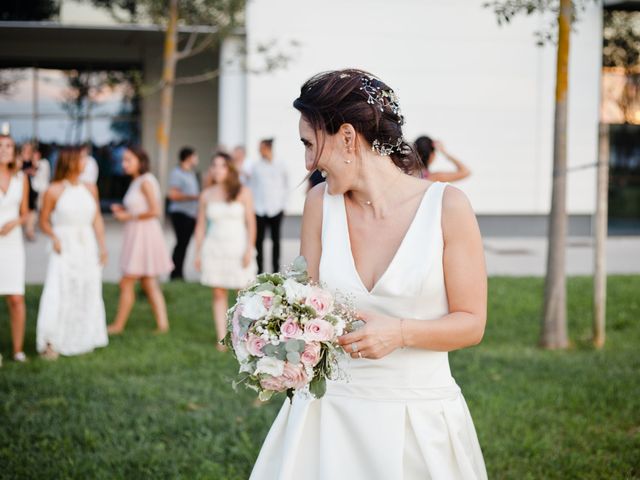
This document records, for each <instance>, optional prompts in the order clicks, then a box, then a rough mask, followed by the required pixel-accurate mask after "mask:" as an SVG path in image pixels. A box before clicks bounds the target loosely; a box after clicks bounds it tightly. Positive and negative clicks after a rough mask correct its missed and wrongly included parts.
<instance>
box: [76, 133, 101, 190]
mask: <svg viewBox="0 0 640 480" xmlns="http://www.w3.org/2000/svg"><path fill="white" fill-rule="evenodd" d="M82 157H83V158H84V168H83V170H82V173H81V174H80V181H81V182H82V183H93V184H94V185H95V184H96V183H98V176H99V174H100V169H99V168H98V162H97V161H96V159H95V158H93V156H92V155H91V144H90V143H85V144H84V145H83V146H82Z"/></svg>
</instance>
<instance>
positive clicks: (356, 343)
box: [351, 342, 358, 353]
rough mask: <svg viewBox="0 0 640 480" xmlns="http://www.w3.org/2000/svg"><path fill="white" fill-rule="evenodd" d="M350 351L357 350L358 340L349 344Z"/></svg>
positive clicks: (354, 351)
mask: <svg viewBox="0 0 640 480" xmlns="http://www.w3.org/2000/svg"><path fill="white" fill-rule="evenodd" d="M351 351H352V352H353V353H356V352H357V351H358V342H353V343H352V344H351Z"/></svg>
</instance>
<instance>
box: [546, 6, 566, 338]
mask: <svg viewBox="0 0 640 480" xmlns="http://www.w3.org/2000/svg"><path fill="white" fill-rule="evenodd" d="M570 34H571V0H560V11H559V12H558V53H557V66H556V106H555V119H554V127H553V187H552V193H551V212H550V214H549V241H548V247H547V249H548V250H547V276H546V279H545V291H544V319H543V324H542V335H541V338H540V345H541V346H542V347H543V348H566V347H567V346H568V344H569V341H568V337H567V305H566V297H567V295H566V275H565V244H566V237H567V211H566V192H567V100H568V99H567V96H568V90H569V89H568V84H569V36H570Z"/></svg>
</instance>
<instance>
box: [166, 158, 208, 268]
mask: <svg viewBox="0 0 640 480" xmlns="http://www.w3.org/2000/svg"><path fill="white" fill-rule="evenodd" d="M179 158H180V165H178V166H177V167H175V168H174V169H173V170H172V171H171V173H170V174H169V193H168V195H167V196H168V197H169V200H170V203H169V215H170V217H171V223H172V224H173V229H174V230H175V232H176V246H175V248H174V249H173V264H174V269H173V272H171V280H178V279H183V278H184V275H183V271H182V267H183V264H184V257H185V255H186V253H187V247H188V246H189V241H190V240H191V236H192V235H193V230H194V229H195V226H196V218H197V217H198V195H199V194H200V185H199V184H198V177H197V176H196V174H195V168H196V167H197V165H198V154H197V153H196V151H195V150H194V149H193V148H191V147H183V148H181V149H180V153H179Z"/></svg>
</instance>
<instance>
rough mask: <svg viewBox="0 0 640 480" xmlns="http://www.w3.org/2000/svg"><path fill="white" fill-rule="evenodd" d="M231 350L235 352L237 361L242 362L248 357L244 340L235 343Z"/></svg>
mask: <svg viewBox="0 0 640 480" xmlns="http://www.w3.org/2000/svg"><path fill="white" fill-rule="evenodd" d="M233 350H234V351H235V352H236V357H237V358H238V362H240V363H244V362H245V361H246V360H247V359H248V358H249V350H247V347H246V345H245V342H242V341H241V342H238V343H236V344H235V346H234V348H233Z"/></svg>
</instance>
